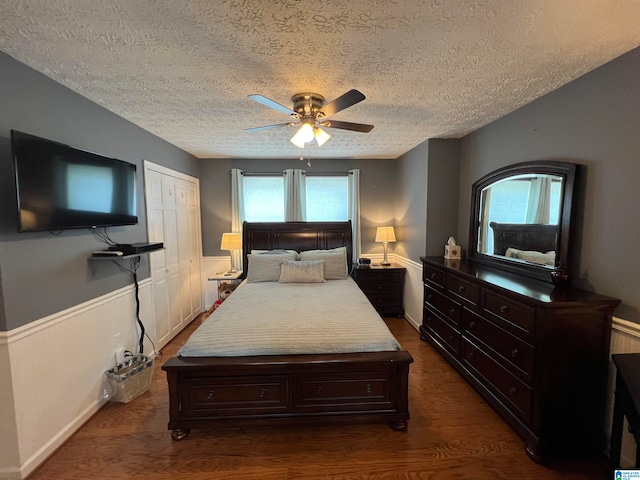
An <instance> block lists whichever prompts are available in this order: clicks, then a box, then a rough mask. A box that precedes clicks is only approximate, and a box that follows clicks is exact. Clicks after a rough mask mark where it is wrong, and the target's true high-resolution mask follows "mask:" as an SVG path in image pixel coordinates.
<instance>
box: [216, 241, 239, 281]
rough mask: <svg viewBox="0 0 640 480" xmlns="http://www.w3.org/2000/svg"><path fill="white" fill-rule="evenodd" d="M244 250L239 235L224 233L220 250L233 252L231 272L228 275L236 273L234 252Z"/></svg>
mask: <svg viewBox="0 0 640 480" xmlns="http://www.w3.org/2000/svg"><path fill="white" fill-rule="evenodd" d="M241 249H242V238H241V237H240V234H239V233H223V234H222V242H220V250H229V251H230V252H231V270H229V272H228V273H236V272H237V270H236V268H235V265H234V262H233V250H241Z"/></svg>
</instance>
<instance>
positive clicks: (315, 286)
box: [178, 278, 401, 357]
mask: <svg viewBox="0 0 640 480" xmlns="http://www.w3.org/2000/svg"><path fill="white" fill-rule="evenodd" d="M400 348H401V347H400V344H399V343H398V341H397V340H396V339H395V337H394V336H393V335H392V334H391V332H390V331H389V329H388V327H387V326H386V324H385V323H384V321H383V320H382V318H380V316H379V315H378V313H377V312H376V310H375V309H374V308H373V306H372V305H371V304H370V303H369V300H367V298H366V297H365V295H364V294H363V293H362V291H361V290H360V288H358V286H357V285H356V283H355V282H354V281H353V280H352V279H351V278H346V279H341V280H327V281H326V282H325V283H284V284H283V283H278V282H260V283H247V282H246V281H245V282H243V283H242V284H241V285H240V286H239V287H238V288H237V289H236V290H235V292H233V294H231V296H229V297H228V298H227V299H226V300H225V301H224V302H223V303H222V304H221V305H220V307H218V309H216V310H215V311H214V312H213V314H212V315H211V316H209V318H207V319H206V320H205V321H204V322H203V324H202V325H200V327H198V329H197V330H196V331H195V332H194V333H193V334H192V335H191V337H190V338H189V339H188V340H187V342H186V344H185V345H184V346H183V347H182V348H181V349H180V351H179V352H178V355H179V356H182V357H236V356H250V355H289V354H314V353H315V354H317V353H355V352H378V351H396V350H400Z"/></svg>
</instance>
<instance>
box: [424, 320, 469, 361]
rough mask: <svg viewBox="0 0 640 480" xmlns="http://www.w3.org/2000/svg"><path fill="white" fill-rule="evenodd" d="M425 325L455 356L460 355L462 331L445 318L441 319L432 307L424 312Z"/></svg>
mask: <svg viewBox="0 0 640 480" xmlns="http://www.w3.org/2000/svg"><path fill="white" fill-rule="evenodd" d="M422 322H423V326H424V328H426V329H427V331H429V332H431V333H432V334H433V336H434V337H435V338H436V339H437V340H438V341H439V342H440V343H441V344H442V346H443V347H445V348H446V349H447V350H449V351H450V352H451V353H453V355H454V356H456V357H458V356H459V355H460V339H461V335H460V332H459V331H457V330H456V329H455V328H453V327H452V326H451V325H449V323H447V322H446V321H445V320H443V319H441V318H440V317H438V315H436V314H435V313H434V312H432V311H431V310H430V309H428V308H425V309H424V313H423V319H422Z"/></svg>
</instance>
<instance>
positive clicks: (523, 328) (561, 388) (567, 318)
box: [420, 257, 620, 462]
mask: <svg viewBox="0 0 640 480" xmlns="http://www.w3.org/2000/svg"><path fill="white" fill-rule="evenodd" d="M421 260H422V262H423V281H424V312H423V320H422V326H421V327H420V334H421V338H422V339H423V340H426V341H428V342H429V343H430V344H431V345H432V346H433V347H434V348H435V349H436V350H437V351H438V352H439V353H440V354H441V355H442V356H443V357H444V358H445V359H447V360H448V361H449V362H450V363H451V365H452V366H453V367H454V368H455V369H456V370H457V371H458V372H459V373H460V374H461V375H462V376H463V377H464V378H465V379H466V380H467V381H468V382H469V383H470V384H471V385H472V386H473V387H474V388H475V389H476V390H477V391H478V393H479V394H480V395H481V396H482V397H483V398H484V399H485V400H486V401H487V402H488V403H489V404H490V405H491V406H492V407H493V408H494V409H495V410H496V411H497V412H498V413H499V414H500V415H501V417H502V418H503V419H504V420H505V421H506V422H507V423H508V424H509V425H510V426H511V428H513V430H514V431H515V432H516V433H517V434H518V435H519V436H520V437H521V438H522V439H523V440H524V442H525V445H526V451H527V454H528V455H529V456H530V457H531V458H532V459H533V460H534V461H537V462H545V461H547V460H549V459H551V458H554V457H557V456H562V455H565V454H568V453H572V454H574V453H581V454H588V453H592V452H597V453H599V454H601V453H602V452H603V448H604V438H605V437H604V407H605V395H606V376H607V366H608V354H609V340H610V334H611V315H612V312H613V309H614V308H615V307H616V306H617V305H618V304H619V303H620V302H619V301H618V300H616V299H613V298H609V297H605V296H602V295H597V294H593V293H588V292H585V291H582V290H577V289H572V288H568V287H566V288H554V286H553V285H552V284H547V283H545V282H543V281H538V280H533V279H528V278H524V277H522V276H520V275H515V274H511V273H509V272H504V271H501V270H499V269H495V268H492V267H489V266H483V265H479V264H476V263H473V262H467V261H464V260H462V261H461V260H454V261H448V260H446V259H444V258H442V257H421Z"/></svg>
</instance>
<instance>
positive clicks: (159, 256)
mask: <svg viewBox="0 0 640 480" xmlns="http://www.w3.org/2000/svg"><path fill="white" fill-rule="evenodd" d="M144 183H145V200H146V205H147V227H148V232H149V241H150V242H163V243H164V249H163V250H159V251H156V252H152V253H151V254H150V258H149V262H150V266H151V281H152V295H153V327H154V328H153V335H154V337H155V338H154V343H155V345H156V349H157V350H159V349H161V348H162V347H163V346H165V345H166V344H167V342H169V340H171V339H172V338H173V337H174V336H175V335H176V334H177V333H178V332H180V331H181V330H182V329H183V328H184V327H185V326H186V325H188V324H189V322H191V320H193V319H194V318H196V317H197V316H198V314H199V313H200V312H201V311H202V298H203V295H202V276H201V273H200V268H201V264H202V261H201V257H202V249H201V247H200V241H201V240H200V239H201V234H200V232H201V229H200V189H199V180H198V179H197V178H194V177H190V176H188V175H185V174H182V173H180V172H176V171H173V170H171V169H168V168H166V167H162V166H160V165H155V164H153V163H151V162H148V161H145V162H144Z"/></svg>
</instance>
